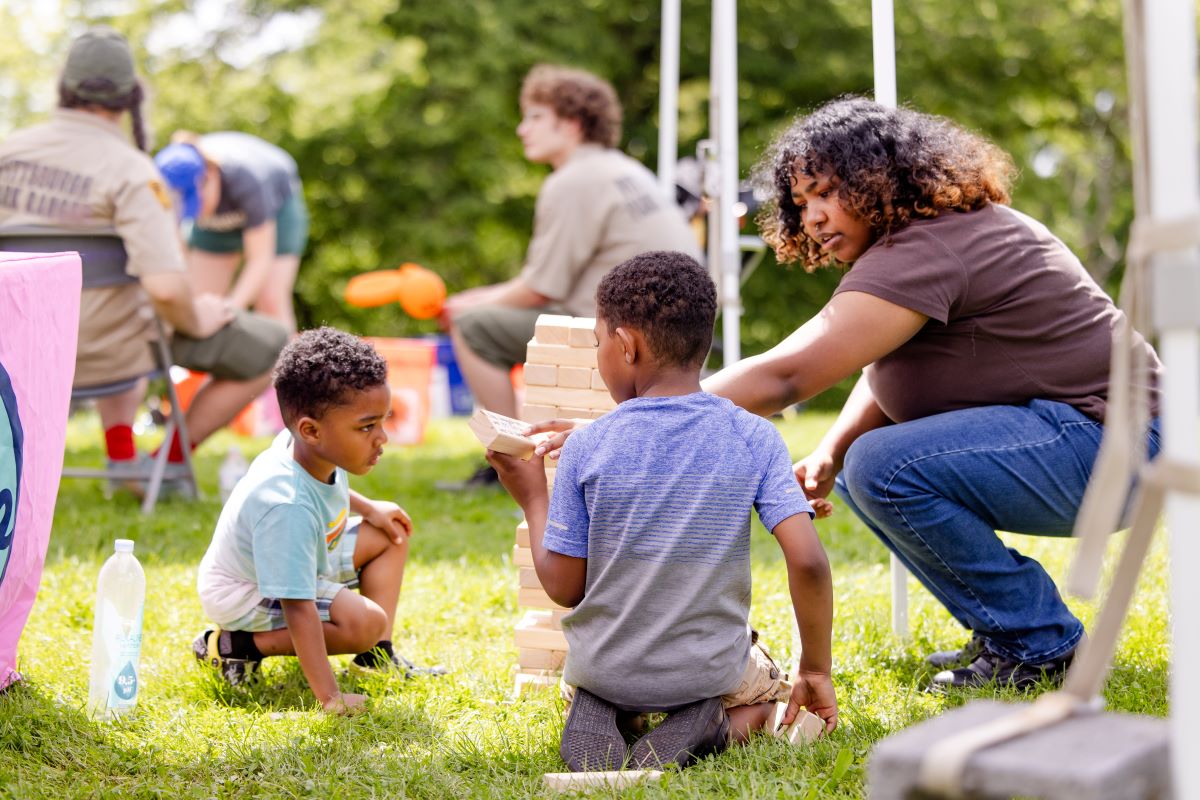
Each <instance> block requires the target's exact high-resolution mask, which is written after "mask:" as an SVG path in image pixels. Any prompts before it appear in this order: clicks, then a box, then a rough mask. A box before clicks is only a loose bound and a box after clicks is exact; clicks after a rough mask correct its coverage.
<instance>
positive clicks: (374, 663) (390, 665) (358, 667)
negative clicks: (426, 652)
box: [349, 648, 447, 678]
mask: <svg viewBox="0 0 1200 800" xmlns="http://www.w3.org/2000/svg"><path fill="white" fill-rule="evenodd" d="M349 670H350V672H354V673H358V674H359V675H378V674H383V673H397V674H399V675H400V676H401V677H403V678H412V677H414V676H416V675H445V674H446V672H447V670H446V668H445V667H443V666H441V665H437V666H433V667H419V666H417V665H416V664H414V663H413V662H411V661H409V660H408V659H407V658H405V657H404V656H402V655H400V654H399V653H392V654H391V655H390V656H389V654H388V653H386V652H384V650H383V649H382V648H376V649H374V650H370V651H368V652H367V653H360V654H359V655H356V656H355V657H354V658H353V660H351V661H350V667H349Z"/></svg>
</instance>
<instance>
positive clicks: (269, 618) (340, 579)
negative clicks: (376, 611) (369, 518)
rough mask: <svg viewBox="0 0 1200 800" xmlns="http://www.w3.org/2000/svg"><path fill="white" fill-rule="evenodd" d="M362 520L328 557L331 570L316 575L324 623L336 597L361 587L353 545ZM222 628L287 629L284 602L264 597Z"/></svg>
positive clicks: (352, 520) (351, 524) (350, 524)
mask: <svg viewBox="0 0 1200 800" xmlns="http://www.w3.org/2000/svg"><path fill="white" fill-rule="evenodd" d="M361 524H362V519H360V518H359V517H351V518H350V521H349V522H348V523H347V524H346V531H345V532H344V533H343V534H342V538H341V539H339V540H338V543H337V545H336V546H335V547H334V548H333V550H331V551H330V552H329V554H328V559H329V568H328V569H327V570H326V571H325V572H322V573H321V574H319V575H317V596H316V598H315V602H316V604H317V614H318V615H319V616H320V617H321V621H322V622H329V607H330V606H332V605H333V598H335V597H337V594H338V592H340V591H341V590H342V589H357V588H358V570H356V569H354V544H355V542H357V541H358V526H359V525H361ZM221 627H222V628H224V629H225V630H229V631H251V632H254V633H257V632H258V631H275V630H279V629H280V628H286V627H287V621H286V620H285V619H284V618H283V602H282V601H281V600H280V599H279V598H277V597H264V598H262V599H261V600H259V601H258V605H256V606H254V608H252V609H250V610H249V611H247V612H246V614H245V615H243V616H242V617H239V618H238V619H237V620H236V621H234V622H231V623H230V624H228V625H222V626H221Z"/></svg>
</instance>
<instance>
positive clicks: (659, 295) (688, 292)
mask: <svg viewBox="0 0 1200 800" xmlns="http://www.w3.org/2000/svg"><path fill="white" fill-rule="evenodd" d="M596 314H597V316H599V317H600V318H601V319H603V320H604V322H605V323H607V325H608V327H609V328H610V329H615V328H634V329H636V330H639V331H641V332H642V335H643V336H645V337H646V343H647V344H648V345H650V350H651V352H652V354H653V355H654V357H655V358H656V359H657V360H658V361H659V362H660V363H662V364H664V365H672V366H679V367H685V366H692V365H695V366H699V365H701V364H703V363H704V359H705V357H706V356H707V355H708V350H709V347H710V346H711V345H712V336H713V323H714V322H715V321H716V318H717V289H716V287H715V286H713V282H712V278H710V277H709V275H708V272H707V271H706V270H705V269H704V267H702V266H700V265H699V264H698V263H696V259H694V258H692V257H691V256H689V255H687V254H685V253H677V252H674V251H671V250H657V251H653V252H649V253H642V254H641V255H637V256H634V257H633V258H631V259H629V260H628V261H624V262H622V263H621V264H618V265H617V266H615V267H613V269H612V271H610V272H609V273H608V274H607V275H605V276H604V278H603V280H601V281H600V285H599V286H598V287H596Z"/></svg>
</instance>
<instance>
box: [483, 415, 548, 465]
mask: <svg viewBox="0 0 1200 800" xmlns="http://www.w3.org/2000/svg"><path fill="white" fill-rule="evenodd" d="M467 425H468V427H470V428H471V432H472V433H474V434H475V436H477V437H478V438H479V441H480V442H482V443H483V446H484V447H486V448H488V449H489V450H495V451H496V452H497V453H504V454H506V455H510V456H516V457H518V458H520V459H521V460H522V461H528V460H529V459H530V458H531V457H532V456H533V448H534V447H535V446H536V445H537V442H535V441H534V440H533V439H530V438H529V437H528V436H526V435H525V434H524V431H525V429H526V428H527V427H529V426H528V424H527V423H524V422H521V421H520V420H516V419H513V418H512V417H506V416H504V415H503V414H496V413H493V412H491V411H488V410H487V409H485V408H481V409H479V410H478V411H476V412H475V415H474V416H473V417H471V421H470V422H468V423H467Z"/></svg>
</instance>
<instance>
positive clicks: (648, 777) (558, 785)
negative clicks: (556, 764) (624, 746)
mask: <svg viewBox="0 0 1200 800" xmlns="http://www.w3.org/2000/svg"><path fill="white" fill-rule="evenodd" d="M661 777H662V771H661V770H657V769H623V770H621V771H620V772H547V773H546V774H545V775H543V776H542V782H543V783H545V784H546V788H547V789H549V790H550V791H552V792H570V791H579V790H582V789H594V788H605V789H621V788H624V787H626V786H633V785H634V784H635V783H641V782H642V781H656V780H658V779H659V778H661Z"/></svg>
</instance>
